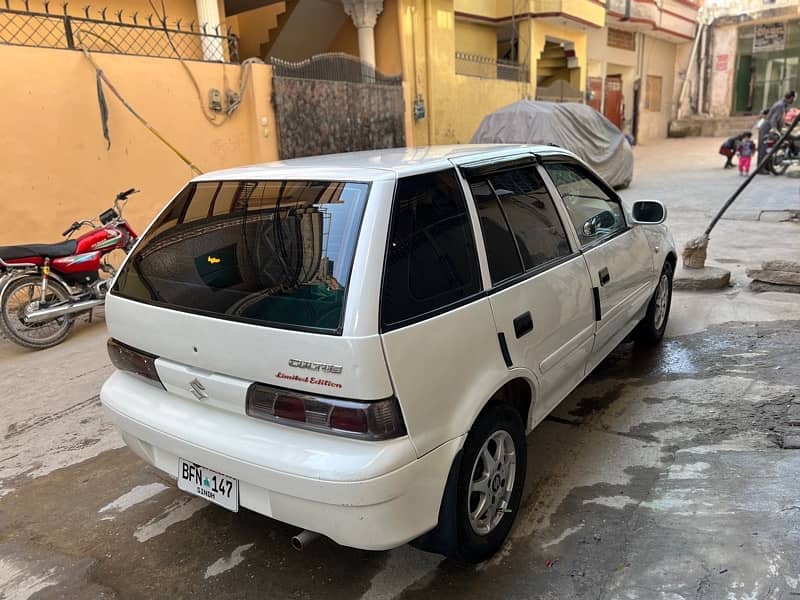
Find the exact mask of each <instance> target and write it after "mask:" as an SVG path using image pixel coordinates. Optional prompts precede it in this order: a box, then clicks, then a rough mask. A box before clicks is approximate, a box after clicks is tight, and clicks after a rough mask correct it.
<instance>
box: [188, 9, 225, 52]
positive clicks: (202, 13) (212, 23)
mask: <svg viewBox="0 0 800 600" xmlns="http://www.w3.org/2000/svg"><path fill="white" fill-rule="evenodd" d="M195 5H196V7H197V22H198V23H199V24H200V30H201V31H203V26H205V31H206V33H209V34H211V35H214V36H221V35H222V27H221V25H220V20H219V5H218V4H217V0H195ZM202 47H203V60H209V61H219V62H223V61H224V60H225V50H224V46H223V38H222V37H205V36H204V37H203V38H202Z"/></svg>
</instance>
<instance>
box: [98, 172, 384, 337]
mask: <svg viewBox="0 0 800 600" xmlns="http://www.w3.org/2000/svg"><path fill="white" fill-rule="evenodd" d="M262 181H273V182H274V181H283V182H286V181H321V182H325V183H341V184H348V183H357V184H363V185H366V186H367V191H366V196H365V197H366V199H365V200H364V210H363V211H362V212H361V219H360V220H359V223H358V234H357V235H356V239H355V245H354V247H353V262H352V263H351V264H350V269H349V270H348V273H347V285H346V286H345V290H344V297H343V298H342V312H341V314H340V317H339V326H338V327H337V328H336V329H335V330H334V329H324V328H321V327H310V326H307V325H291V324H287V323H277V322H275V321H265V320H258V319H248V318H247V317H232V316H229V315H220V314H219V313H214V312H211V311H204V310H199V309H187V308H181V307H178V306H175V305H174V304H169V303H168V302H161V301H158V300H142V299H141V298H133V297H132V296H128V295H127V294H123V293H120V292H119V291H118V290H114V289H113V287H112V289H109V290H108V294H110V295H112V296H117V297H118V298H124V299H125V300H129V301H131V302H141V303H142V304H145V305H148V306H157V307H159V308H165V309H167V310H174V311H176V312H182V313H186V314H189V315H195V316H201V317H209V318H212V319H217V320H221V321H232V322H234V323H245V324H248V325H258V326H259V327H267V328H270V329H276V330H284V331H299V332H303V333H317V334H320V335H329V336H332V337H341V336H342V335H344V324H345V316H346V315H347V303H348V300H349V299H350V280H351V279H352V277H353V268H354V267H355V264H356V254H357V252H358V247H359V244H360V242H361V234H362V227H363V226H364V215H366V213H367V205H368V204H369V201H370V197H371V195H372V183H373V182H372V181H360V180H344V179H342V180H338V179H330V180H329V179H313V178H305V179H299V178H291V179H282V180H280V179H264V178H262V179H219V180H217V179H209V180H205V179H204V180H200V181H194V180H192V181H189V182H187V183H186V185H184V187H183V188H181V189H180V191H179V192H178V193H177V194H175V195H174V196H173V197H172V198H171V199H170V201H169V203H168V204H167V206H165V207H164V210H166V208H168V207H169V205H170V204H172V202H173V201H174V200H175V198H177V197H178V196H179V195H180V193H181V192H182V191H183V190H184V188H185V187H186V186H188V185H194V186H195V187H196V186H197V184H199V183H218V184H225V183H226V182H233V183H253V182H255V183H261V182H262ZM218 189H219V188H218ZM161 214H162V212H159V213H158V215H157V216H156V220H157V219H158V217H160V216H161ZM184 215H185V210H184V211H182V212H181V217H183V216H184ZM152 224H155V220H154V221H153V223H152ZM152 224H151V225H152ZM149 232H150V227H148V228H147V230H145V231H144V232H143V233H142V235H141V236H139V240H142V239H144V237H145V236H146V235H147V234H148V233H149ZM127 260H128V258H126V262H127ZM114 287H115V286H114Z"/></svg>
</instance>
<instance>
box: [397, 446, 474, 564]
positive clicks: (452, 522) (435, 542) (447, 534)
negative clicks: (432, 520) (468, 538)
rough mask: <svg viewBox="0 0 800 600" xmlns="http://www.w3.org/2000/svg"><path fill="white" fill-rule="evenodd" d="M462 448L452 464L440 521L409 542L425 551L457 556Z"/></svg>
mask: <svg viewBox="0 0 800 600" xmlns="http://www.w3.org/2000/svg"><path fill="white" fill-rule="evenodd" d="M461 455H462V450H459V451H458V454H456V457H455V458H454V459H453V464H452V465H451V466H450V473H449V474H448V475H447V483H446V484H445V486H444V493H443V494H442V503H441V505H440V506H439V522H438V523H437V525H436V527H434V528H433V529H431V530H430V531H429V532H428V533H423V534H422V535H421V536H419V537H418V538H416V539H413V540H411V541H410V542H409V544H410V545H411V546H413V547H414V548H417V549H418V550H424V551H425V552H433V553H435V554H444V555H445V556H455V555H456V553H457V551H458V529H457V527H456V511H457V510H458V502H457V500H458V474H459V472H460V471H461Z"/></svg>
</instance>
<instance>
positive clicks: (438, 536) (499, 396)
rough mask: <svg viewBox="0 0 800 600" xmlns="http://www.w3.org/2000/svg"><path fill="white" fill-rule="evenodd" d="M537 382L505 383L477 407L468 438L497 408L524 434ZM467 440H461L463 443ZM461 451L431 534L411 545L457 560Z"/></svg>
mask: <svg viewBox="0 0 800 600" xmlns="http://www.w3.org/2000/svg"><path fill="white" fill-rule="evenodd" d="M536 389H537V386H536V382H535V381H533V380H531V379H528V378H526V377H523V376H521V375H517V376H516V377H514V378H512V379H509V380H508V381H506V382H504V383H503V384H502V385H501V386H500V387H499V388H498V389H497V390H496V391H495V392H494V393H493V394H491V395H490V396H489V399H488V400H487V401H486V402H485V403H484V404H483V405H482V406H481V407H480V409H479V410H478V411H477V413H476V414H475V416H474V417H473V419H472V422H471V423H470V427H469V429H468V430H467V432H465V433H467V434H469V432H470V431H471V430H472V429H473V427H474V426H475V424H476V423H477V422H478V420H479V419H480V418H481V417H482V416H483V415H484V414H486V413H487V412H490V411H492V410H495V409H496V408H497V407H498V405H499V406H506V407H510V408H511V409H512V410H513V411H514V412H515V413H516V414H517V415H519V418H520V422H521V424H522V427H523V431H525V432H527V429H528V420H529V417H530V410H531V407H532V406H533V404H534V403H535V401H536ZM466 438H467V436H466V435H465V436H464V441H465V442H466ZM463 455H464V448H463V446H462V448H461V449H459V451H458V453H457V454H456V456H455V458H454V459H453V463H452V464H451V465H450V471H449V472H448V476H447V481H446V482H445V486H444V491H443V493H442V501H441V504H440V508H439V520H438V523H437V525H436V527H434V528H433V529H432V530H431V531H429V532H427V533H425V534H423V535H421V536H420V537H418V538H416V539H415V540H412V541H411V545H412V546H414V547H415V548H418V549H420V550H424V551H426V552H434V553H437V554H444V555H445V556H451V557H452V556H456V555H457V554H458V532H457V525H456V511H457V501H458V489H457V487H458V478H459V473H460V471H461V466H462V458H463Z"/></svg>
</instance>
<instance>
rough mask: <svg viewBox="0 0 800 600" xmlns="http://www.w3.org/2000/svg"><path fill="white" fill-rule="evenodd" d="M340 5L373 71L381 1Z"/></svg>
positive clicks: (351, 0) (354, 0) (353, 0)
mask: <svg viewBox="0 0 800 600" xmlns="http://www.w3.org/2000/svg"><path fill="white" fill-rule="evenodd" d="M198 1H200V0H198ZM342 5H343V6H344V12H345V13H346V14H347V15H348V16H350V18H352V19H353V25H355V26H356V28H357V29H358V54H359V55H360V57H361V60H362V61H364V62H365V63H367V64H368V65H369V66H370V67H371V68H373V69H374V68H375V23H377V22H378V15H379V14H381V12H383V0H342Z"/></svg>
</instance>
